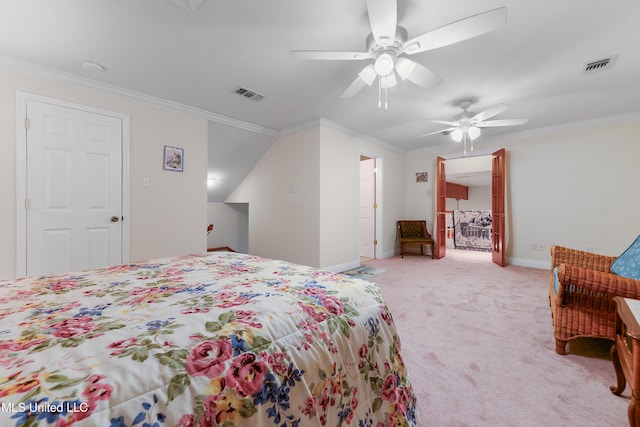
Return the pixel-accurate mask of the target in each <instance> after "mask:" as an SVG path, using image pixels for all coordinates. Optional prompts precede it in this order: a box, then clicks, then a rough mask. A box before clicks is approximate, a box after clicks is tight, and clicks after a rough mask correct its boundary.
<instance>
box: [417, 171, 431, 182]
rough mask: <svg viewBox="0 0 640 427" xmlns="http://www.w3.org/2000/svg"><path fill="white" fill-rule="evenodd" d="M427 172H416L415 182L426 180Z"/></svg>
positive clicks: (427, 177)
mask: <svg viewBox="0 0 640 427" xmlns="http://www.w3.org/2000/svg"><path fill="white" fill-rule="evenodd" d="M428 179H429V174H428V173H427V172H416V182H427V181H428Z"/></svg>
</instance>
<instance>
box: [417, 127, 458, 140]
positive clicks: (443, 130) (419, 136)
mask: <svg viewBox="0 0 640 427" xmlns="http://www.w3.org/2000/svg"><path fill="white" fill-rule="evenodd" d="M455 129H456V128H455V127H452V128H448V129H440V130H437V131H435V132H429V133H425V134H424V135H418V136H416V138H422V137H424V136H429V135H435V134H437V133H442V132H449V131H452V130H455Z"/></svg>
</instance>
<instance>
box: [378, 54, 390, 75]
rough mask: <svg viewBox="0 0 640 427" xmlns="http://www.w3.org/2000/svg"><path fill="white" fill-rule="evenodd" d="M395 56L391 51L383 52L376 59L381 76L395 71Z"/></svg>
mask: <svg viewBox="0 0 640 427" xmlns="http://www.w3.org/2000/svg"><path fill="white" fill-rule="evenodd" d="M394 65H395V64H394V61H393V57H392V56H391V54H389V53H386V52H385V53H383V54H381V55H380V56H378V58H377V59H376V62H375V64H374V68H375V70H376V73H378V75H379V76H387V75H389V74H390V73H391V72H392V71H393V67H394Z"/></svg>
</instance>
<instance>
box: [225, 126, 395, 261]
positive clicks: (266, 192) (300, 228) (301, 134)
mask: <svg viewBox="0 0 640 427" xmlns="http://www.w3.org/2000/svg"><path fill="white" fill-rule="evenodd" d="M360 154H366V155H368V156H371V157H376V158H378V159H379V166H380V169H381V174H382V175H381V178H379V179H380V182H381V187H382V188H381V190H380V195H381V200H378V202H379V205H380V209H379V212H378V215H379V218H380V223H381V224H382V227H381V229H380V230H378V233H379V238H378V240H379V241H380V242H381V244H380V248H379V249H378V251H379V254H378V256H379V257H383V256H390V255H392V254H393V253H394V248H395V221H397V220H398V219H401V218H403V216H404V191H403V188H404V182H403V176H404V174H403V171H404V169H405V168H404V165H405V154H404V153H400V152H398V151H395V150H393V149H391V148H385V147H383V146H382V145H380V144H378V143H377V142H374V141H371V140H368V139H366V138H365V137H363V136H362V135H358V134H355V133H353V132H350V131H348V130H346V129H343V128H340V126H338V125H335V124H333V123H330V122H328V121H326V120H321V121H319V122H318V123H314V124H310V125H309V127H306V128H304V129H300V130H296V131H292V133H290V134H286V135H284V136H281V137H280V138H279V139H278V140H277V141H276V142H275V143H274V144H273V145H272V146H271V148H270V149H269V150H268V151H267V153H266V154H265V156H264V157H263V158H262V159H261V160H260V161H259V162H258V164H257V165H256V167H255V168H254V169H253V170H252V171H251V173H250V174H249V176H247V178H246V179H245V180H244V181H243V183H242V184H241V185H240V186H239V187H238V188H237V189H236V191H235V192H234V193H232V194H231V196H229V198H227V202H235V203H249V252H250V253H252V254H256V255H262V256H267V257H270V258H279V259H284V260H286V261H290V262H296V263H300V264H306V265H311V266H314V267H320V268H327V269H331V270H339V269H341V268H344V267H346V266H353V265H357V264H359V258H360V256H359V248H360V234H359V233H360V225H359V197H360V187H359V170H360ZM290 190H291V191H290Z"/></svg>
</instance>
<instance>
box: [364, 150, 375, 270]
mask: <svg viewBox="0 0 640 427" xmlns="http://www.w3.org/2000/svg"><path fill="white" fill-rule="evenodd" d="M376 167H377V162H376V159H375V158H373V157H369V156H365V155H361V156H360V263H361V264H362V263H365V262H367V261H370V260H372V259H375V258H376V245H377V240H376V209H377V202H376V172H377V169H376Z"/></svg>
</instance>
